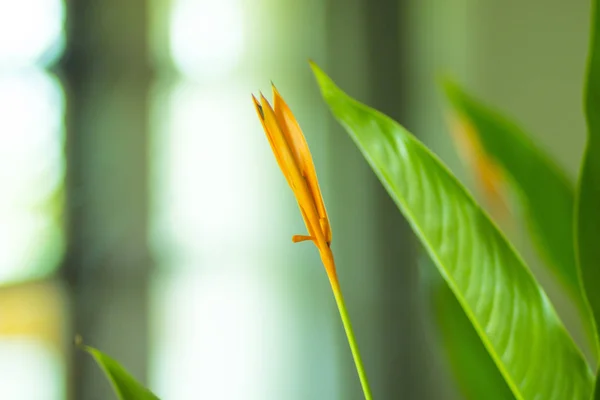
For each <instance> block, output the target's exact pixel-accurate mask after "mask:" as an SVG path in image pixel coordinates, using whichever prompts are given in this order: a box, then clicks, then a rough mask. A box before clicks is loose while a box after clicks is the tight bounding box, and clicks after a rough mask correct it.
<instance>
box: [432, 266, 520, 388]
mask: <svg viewBox="0 0 600 400" xmlns="http://www.w3.org/2000/svg"><path fill="white" fill-rule="evenodd" d="M420 264H421V265H420V268H421V269H427V271H429V270H431V271H432V272H433V273H434V274H435V275H434V274H431V273H430V274H427V277H426V279H425V280H426V286H427V289H428V294H429V299H430V300H431V308H432V314H433V317H434V321H435V323H436V327H437V331H438V332H439V333H440V337H441V341H442V345H443V347H444V350H445V352H446V356H447V359H448V361H449V363H450V365H451V366H452V368H451V370H452V373H453V375H454V377H455V378H456V381H457V383H458V388H459V389H460V391H461V393H462V395H463V396H464V398H465V400H481V399H486V400H510V399H514V398H515V397H514V395H513V394H512V392H511V390H510V388H509V387H508V386H507V384H506V381H505V380H504V378H503V377H502V374H501V373H500V371H499V370H498V367H497V366H496V364H494V361H493V360H492V358H491V357H490V354H489V353H488V352H487V350H486V348H485V346H484V345H483V343H482V342H481V339H480V338H479V336H478V335H477V332H476V331H475V329H473V325H471V322H470V321H469V319H468V318H467V316H466V314H465V312H464V310H463V309H462V307H461V306H460V303H459V302H458V301H457V300H456V296H454V293H452V291H451V290H450V288H449V287H448V284H447V283H446V282H445V281H444V280H443V279H442V278H441V277H440V275H439V273H437V270H436V269H435V268H436V267H435V265H433V263H432V262H431V261H430V260H429V259H428V260H427V261H422V262H421V263H420Z"/></svg>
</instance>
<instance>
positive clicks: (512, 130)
mask: <svg viewBox="0 0 600 400" xmlns="http://www.w3.org/2000/svg"><path fill="white" fill-rule="evenodd" d="M445 90H446V95H447V97H448V99H449V101H450V103H451V105H452V107H453V108H454V110H455V111H456V112H457V113H458V114H459V116H460V117H459V120H462V121H465V122H466V124H465V125H468V126H470V127H471V129H467V132H465V134H467V135H469V134H472V135H475V136H476V137H474V138H472V139H473V140H476V141H477V142H478V143H480V144H481V147H482V151H483V152H485V156H487V157H490V158H491V159H492V160H493V161H494V162H495V163H496V165H499V166H500V167H501V168H502V170H503V172H504V173H505V174H506V175H507V176H508V177H509V178H510V179H509V182H510V183H512V185H513V187H514V189H516V190H515V191H516V193H517V194H519V198H520V201H521V203H522V205H523V210H524V213H525V218H526V220H527V222H528V227H529V230H530V233H531V236H532V238H533V241H534V243H535V245H536V248H537V251H538V253H539V254H540V255H541V256H542V258H543V259H544V261H545V262H546V264H545V265H546V266H548V267H549V268H550V269H551V271H552V272H553V273H554V275H555V276H556V277H557V278H558V279H559V281H560V282H561V283H562V284H563V287H564V288H565V289H566V291H567V293H568V294H569V295H570V297H571V298H572V299H573V300H574V302H575V304H576V305H577V307H578V308H579V311H580V314H581V316H582V320H583V322H584V327H585V330H586V334H587V337H588V338H589V340H590V343H591V344H592V348H594V349H595V348H596V341H595V330H594V324H593V320H592V318H593V317H592V315H591V310H590V308H589V305H588V303H587V301H586V298H585V293H584V289H583V287H582V284H581V281H580V279H579V271H578V266H577V262H576V260H575V247H574V226H575V223H574V216H573V209H574V205H575V188H574V185H573V184H572V183H571V182H570V180H569V178H568V177H567V175H566V174H565V173H564V171H562V170H561V169H560V167H558V166H557V165H556V164H555V163H554V162H553V161H552V159H551V158H550V157H549V156H548V155H547V154H546V153H545V152H544V151H542V150H541V149H540V148H538V147H537V146H536V145H535V144H534V143H533V141H532V140H531V139H530V138H529V136H528V135H527V134H526V133H525V132H524V131H523V130H522V129H521V128H519V126H517V125H516V124H515V123H513V122H511V121H509V120H508V119H506V118H505V117H503V116H502V115H500V114H499V113H497V112H495V111H494V110H492V109H490V108H488V107H486V106H484V105H483V104H481V103H480V102H479V101H477V100H476V99H475V98H474V97H472V96H471V95H469V94H468V93H466V92H465V91H464V90H462V89H461V88H460V87H459V86H458V85H457V84H455V83H453V82H451V81H446V82H445Z"/></svg>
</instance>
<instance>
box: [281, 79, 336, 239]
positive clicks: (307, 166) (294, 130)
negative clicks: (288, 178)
mask: <svg viewBox="0 0 600 400" xmlns="http://www.w3.org/2000/svg"><path fill="white" fill-rule="evenodd" d="M272 88H273V107H274V111H275V116H276V118H277V122H278V123H279V127H280V128H281V131H282V133H283V135H284V137H285V139H286V141H287V143H288V144H289V146H290V148H291V150H292V154H293V156H294V158H295V160H296V162H297V165H298V166H299V167H300V172H301V174H302V176H303V177H304V178H305V179H306V182H307V184H308V188H309V190H310V195H311V197H312V199H313V203H314V205H315V207H316V209H317V212H318V214H319V219H320V221H321V222H320V224H319V226H320V228H321V231H322V232H323V235H324V236H325V239H326V241H327V243H328V244H329V243H331V229H330V226H329V218H328V216H327V210H326V209H325V204H324V202H323V196H322V195H321V190H320V188H319V182H318V180H317V173H316V170H315V166H314V163H313V160H312V156H311V154H310V149H309V148H308V144H307V143H306V139H305V138H304V134H303V133H302V129H300V125H299V124H298V121H297V120H296V118H295V117H294V114H293V113H292V111H291V110H290V108H289V107H288V105H287V104H286V102H285V101H284V100H283V98H282V97H281V95H280V94H279V92H278V91H277V88H275V85H272Z"/></svg>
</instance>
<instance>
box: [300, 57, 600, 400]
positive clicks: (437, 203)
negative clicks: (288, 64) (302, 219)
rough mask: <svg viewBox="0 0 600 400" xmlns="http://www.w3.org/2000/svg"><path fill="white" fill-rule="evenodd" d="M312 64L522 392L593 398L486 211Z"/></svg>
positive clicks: (545, 302) (551, 316)
mask: <svg viewBox="0 0 600 400" xmlns="http://www.w3.org/2000/svg"><path fill="white" fill-rule="evenodd" d="M312 67H313V71H314V73H315V76H316V78H317V82H318V84H319V86H320V88H321V93H322V95H323V97H324V99H325V101H326V102H327V104H328V105H329V108H330V109H331V111H332V113H333V115H334V116H335V118H336V119H337V120H338V121H339V122H340V123H341V125H342V126H343V127H344V128H345V129H346V131H347V132H348V133H349V135H350V136H351V137H352V139H353V140H354V142H355V143H356V145H357V146H358V147H359V149H360V150H361V152H362V153H363V155H364V156H365V158H366V159H367V161H368V162H369V164H370V165H371V167H372V168H373V170H374V172H375V173H376V175H377V176H378V177H379V179H380V181H381V182H382V184H383V186H384V187H385V188H386V189H387V191H388V193H389V195H390V196H391V197H392V198H393V200H394V201H395V202H396V204H397V205H398V208H399V209H400V210H401V212H402V213H403V214H404V216H405V217H406V219H407V220H408V222H409V223H410V225H411V227H412V229H413V230H414V231H415V233H416V234H417V236H418V237H419V239H420V240H421V242H422V243H423V245H424V247H425V249H426V250H427V252H428V253H429V256H430V257H431V259H432V260H433V261H434V263H435V265H436V267H437V268H438V271H439V272H440V273H441V275H442V276H443V278H444V279H445V280H446V282H447V283H448V286H449V287H450V289H451V290H452V292H453V293H454V295H455V296H456V298H457V300H458V302H459V304H460V305H461V307H462V309H463V310H464V312H465V314H466V315H467V317H468V318H469V320H470V322H471V324H472V325H473V327H474V329H475V331H476V332H477V334H478V336H479V337H480V339H481V341H482V343H483V344H484V346H485V348H486V349H487V351H488V353H489V354H490V356H491V358H492V359H493V361H494V362H495V364H496V366H497V367H498V370H500V372H501V374H502V376H503V377H504V379H505V381H506V383H507V385H508V387H509V388H510V389H511V391H512V392H513V394H514V396H515V398H517V399H519V400H533V399H570V400H579V399H586V400H587V399H589V397H590V395H591V394H592V384H593V376H592V373H591V371H590V369H589V368H588V366H587V364H586V361H585V360H584V358H583V356H582V354H581V352H580V351H579V349H578V348H577V347H576V346H575V344H574V343H573V340H572V339H571V337H570V336H569V335H568V334H567V332H566V330H565V327H564V326H563V324H562V322H561V321H560V319H559V318H558V316H557V315H556V312H555V310H554V308H553V307H552V305H551V303H550V301H549V299H548V297H547V296H546V294H545V293H544V291H543V290H542V288H541V287H540V286H539V285H538V283H537V282H536V281H535V279H534V278H533V276H532V275H531V273H530V271H529V269H528V268H527V267H526V266H525V265H524V263H523V261H522V260H521V258H520V257H519V256H518V255H517V254H516V252H515V251H514V249H513V248H512V247H511V245H510V244H509V243H508V242H507V241H506V239H505V238H504V237H503V235H502V234H501V233H500V231H499V230H498V229H497V228H496V227H495V225H494V224H493V223H492V222H491V221H490V219H489V217H488V216H487V214H485V213H484V212H483V211H482V210H481V208H480V207H479V206H478V205H477V204H476V203H475V201H474V200H473V198H472V197H471V196H470V195H469V194H468V193H467V191H466V190H465V189H464V187H463V186H462V185H461V184H460V183H459V182H458V180H457V179H456V178H455V177H454V176H453V175H452V174H451V173H450V172H449V171H448V169H447V168H446V167H445V166H444V165H443V164H442V163H441V161H439V159H438V158H437V157H436V156H434V155H433V154H432V153H431V152H430V151H429V150H428V149H427V148H426V147H425V146H424V145H423V144H422V143H421V142H419V141H418V140H416V138H415V137H414V136H412V135H411V134H410V133H409V132H408V131H406V130H405V129H404V128H403V127H402V126H400V125H399V124H398V123H396V122H394V121H393V120H392V119H391V118H389V117H387V116H385V115H383V114H382V113H380V112H378V111H376V110H374V109H371V108H369V107H367V106H365V105H363V104H361V103H359V102H357V101H356V100H354V99H352V98H350V97H349V96H348V95H346V94H345V93H344V92H342V91H341V90H340V89H339V88H338V87H337V86H336V85H335V84H334V83H333V81H332V80H331V79H330V78H329V77H328V76H327V75H325V73H324V72H322V71H321V70H320V69H319V68H318V67H317V66H316V65H314V64H313V65H312ZM549 354H551V355H552V357H551V362H549V358H548V357H549Z"/></svg>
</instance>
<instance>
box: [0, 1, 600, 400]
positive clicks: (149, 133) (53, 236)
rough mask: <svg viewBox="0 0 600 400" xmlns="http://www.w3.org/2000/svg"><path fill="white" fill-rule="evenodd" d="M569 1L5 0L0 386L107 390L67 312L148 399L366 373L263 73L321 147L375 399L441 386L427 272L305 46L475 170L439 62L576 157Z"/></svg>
mask: <svg viewBox="0 0 600 400" xmlns="http://www.w3.org/2000/svg"><path fill="white" fill-rule="evenodd" d="M588 9H589V2H588V1H583V0H577V1H570V2H566V1H563V0H527V1H523V0H504V1H501V2H499V1H493V0H305V1H293V0H218V1H215V0H170V1H169V0H77V1H75V0H72V1H65V0H19V1H11V0H0V140H1V142H0V143H1V145H0V191H1V193H0V194H1V195H0V398H1V399H10V400H63V399H77V400H88V399H89V400H97V399H110V398H113V397H112V394H111V392H110V387H109V385H108V383H107V381H106V380H105V378H104V377H103V375H102V373H101V371H100V369H99V368H98V367H97V366H96V365H95V364H94V363H93V361H92V360H91V358H89V356H87V355H85V354H82V353H81V352H78V351H76V350H75V349H74V346H73V344H72V342H73V338H74V336H75V334H81V335H82V336H83V338H84V341H85V342H86V343H87V344H90V345H92V346H95V347H97V348H99V349H101V350H103V351H104V352H106V353H108V354H109V355H111V356H113V357H115V358H117V359H118V360H119V361H120V362H122V364H123V365H124V366H125V367H126V368H127V369H128V370H129V371H130V372H131V373H132V374H133V375H134V376H136V377H137V378H138V379H140V380H141V381H143V382H145V383H147V384H148V385H149V386H150V387H151V388H152V389H153V390H154V391H155V393H156V394H157V395H159V396H160V397H161V398H164V399H173V400H187V399H190V400H191V399H198V398H207V399H291V400H293V399H360V398H362V397H361V396H362V394H361V390H360V386H359V381H358V378H357V376H356V372H355V370H354V366H353V363H352V359H351V355H350V352H349V349H348V345H347V342H346V339H345V336H344V333H343V329H342V325H341V323H340V320H339V317H338V315H337V309H336V307H335V303H334V300H333V296H332V294H331V291H330V288H329V286H328V282H327V279H326V275H325V273H324V270H323V268H322V266H321V264H320V261H319V259H318V256H317V252H316V250H315V248H314V246H312V245H310V244H307V243H304V244H298V245H292V243H291V236H292V235H293V234H302V233H304V232H305V228H304V226H303V222H302V220H301V217H300V214H299V212H298V209H297V205H296V204H295V200H294V198H293V196H292V194H291V191H290V190H289V188H288V187H287V185H286V182H285V180H284V179H283V177H282V175H281V173H280V171H279V169H278V167H277V165H276V162H275V159H274V157H273V155H272V154H271V150H270V148H269V146H268V145H267V141H266V139H265V137H264V133H263V132H262V129H261V126H260V123H259V121H258V120H257V118H256V115H255V113H254V108H253V106H252V103H251V99H250V94H251V93H258V92H259V91H260V90H262V91H263V92H265V93H269V91H270V81H271V80H272V81H273V82H274V83H275V84H276V85H277V86H278V89H279V90H280V92H281V93H282V95H283V96H284V97H285V98H286V100H287V102H288V103H289V105H290V106H291V108H292V109H293V110H294V113H295V114H296V116H297V118H298V120H299V122H300V124H301V125H302V127H303V129H304V131H305V134H306V136H307V140H308V142H309V145H310V146H311V150H312V153H313V156H314V158H315V164H316V167H317V171H318V174H319V177H320V180H321V187H322V190H323V195H324V198H325V203H326V205H327V207H328V211H329V214H330V218H331V223H332V227H333V248H334V252H335V254H336V258H337V264H338V270H339V275H340V281H341V284H342V288H343V289H344V292H345V295H346V298H347V303H348V308H349V312H350V315H351V317H352V321H353V324H354V326H355V331H356V334H357V339H358V342H359V345H360V347H361V351H362V353H363V358H364V363H365V366H366V370H367V372H368V375H369V377H370V380H371V385H372V387H373V392H374V396H375V398H378V399H424V400H427V399H460V398H461V397H460V394H459V393H458V391H457V390H456V388H455V386H456V385H455V384H454V383H453V380H452V378H451V375H450V374H449V372H448V368H447V362H446V360H445V358H444V353H443V352H441V350H440V344H439V343H440V340H439V337H438V336H437V335H436V330H435V326H434V325H433V322H432V319H431V315H430V314H431V312H430V307H429V303H428V296H427V291H426V290H425V289H424V285H423V283H422V282H423V281H424V279H425V278H427V276H428V275H431V274H432V273H433V274H434V273H435V272H434V271H433V272H432V271H431V270H427V268H425V267H419V262H418V260H419V253H420V250H419V249H418V246H417V242H416V240H415V239H414V238H413V235H412V234H411V233H410V232H409V230H408V228H407V226H406V224H405V223H404V222H403V219H402V218H401V216H400V215H399V213H398V212H397V209H396V208H395V206H394V205H393V204H392V202H391V201H390V200H389V199H388V197H387V195H386V193H385V192H384V190H383V189H382V188H381V186H380V184H379V183H378V181H377V180H376V178H375V176H374V175H373V173H372V172H371V170H370V169H369V167H368V166H367V165H366V163H365V161H364V160H363V159H362V157H361V156H360V154H359V153H358V151H357V149H356V148H355V147H354V145H353V144H352V143H351V142H350V139H349V138H348V137H347V136H346V134H345V133H344V132H343V131H342V130H341V129H340V128H339V127H338V126H337V125H336V124H335V123H334V121H333V120H332V118H331V117H330V116H329V114H328V111H327V109H326V107H325V105H324V103H323V102H322V100H321V99H320V96H319V93H318V90H317V87H316V85H315V83H314V81H313V78H312V75H311V72H310V69H309V67H308V63H307V60H308V59H309V58H310V59H314V60H315V61H316V62H317V63H318V64H319V65H320V66H321V67H322V68H324V69H325V71H327V73H328V74H330V75H331V76H332V78H333V79H334V80H335V81H336V82H337V83H338V84H339V85H340V86H341V87H342V88H343V89H344V90H346V91H347V92H348V93H349V94H351V95H352V96H354V97H356V98H358V99H359V100H361V101H363V102H366V103H367V104H369V105H371V106H373V107H376V108H378V109H380V110H382V111H383V112H385V113H387V114H389V115H391V116H393V117H394V118H395V119H397V120H399V121H400V122H401V123H403V124H404V125H405V126H406V127H407V128H409V129H410V130H411V131H413V132H415V133H416V135H417V136H419V138H420V139H421V140H423V141H425V142H426V143H427V144H428V145H429V146H430V147H432V148H433V149H434V151H435V152H436V153H438V154H439V155H440V156H441V157H442V159H443V160H445V161H446V162H447V163H448V164H449V165H450V166H451V168H452V170H453V171H455V173H457V174H458V175H459V177H461V179H464V181H465V182H466V183H467V184H469V185H471V183H470V179H469V174H468V173H466V170H465V168H464V167H463V166H462V164H461V163H460V162H459V159H458V157H457V156H456V152H455V150H454V148H453V146H452V143H451V141H450V138H449V135H448V132H447V129H446V126H445V121H444V108H443V102H442V99H441V96H440V91H439V90H438V86H437V82H436V79H437V78H438V76H439V74H441V73H449V74H451V75H452V76H454V77H455V78H457V79H458V80H459V81H460V82H461V83H463V84H464V85H465V86H466V87H467V88H468V89H470V90H471V91H472V92H474V93H475V94H476V95H478V96H480V97H481V98H484V99H486V100H487V101H488V102H489V103H490V104H493V105H496V106H497V107H499V108H500V109H502V110H504V111H505V112H506V113H507V114H509V115H511V116H513V117H514V118H515V119H516V120H517V121H519V122H520V123H521V124H522V125H523V126H524V127H525V128H526V129H528V131H529V132H531V133H532V135H534V136H535V139H536V140H537V141H538V142H539V143H540V145H541V146H542V147H543V148H545V149H546V150H547V151H548V152H549V153H550V154H552V155H553V156H555V157H556V158H557V159H558V161H559V164H561V165H562V166H564V168H565V169H566V170H567V171H568V172H569V173H570V175H571V176H572V177H573V178H574V177H575V176H576V172H577V169H578V164H579V157H580V155H581V152H582V148H583V143H584V132H585V131H584V124H583V116H582V112H581V98H582V94H581V86H582V82H583V73H584V64H585V57H586V50H587V30H588V14H589V11H588ZM516 232H517V234H516V235H513V238H514V239H515V240H516V241H517V246H518V247H519V248H520V249H522V251H523V252H524V254H525V256H526V258H528V259H532V258H533V255H532V253H531V252H529V251H528V244H527V238H526V237H524V236H525V235H523V234H519V232H518V230H517V231H516ZM533 262H534V263H535V260H533ZM425 280H426V279H425ZM550 284H551V282H550ZM559 308H560V306H559ZM566 315H567V317H568V315H569V314H568V313H566ZM567 319H568V318H567Z"/></svg>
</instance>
